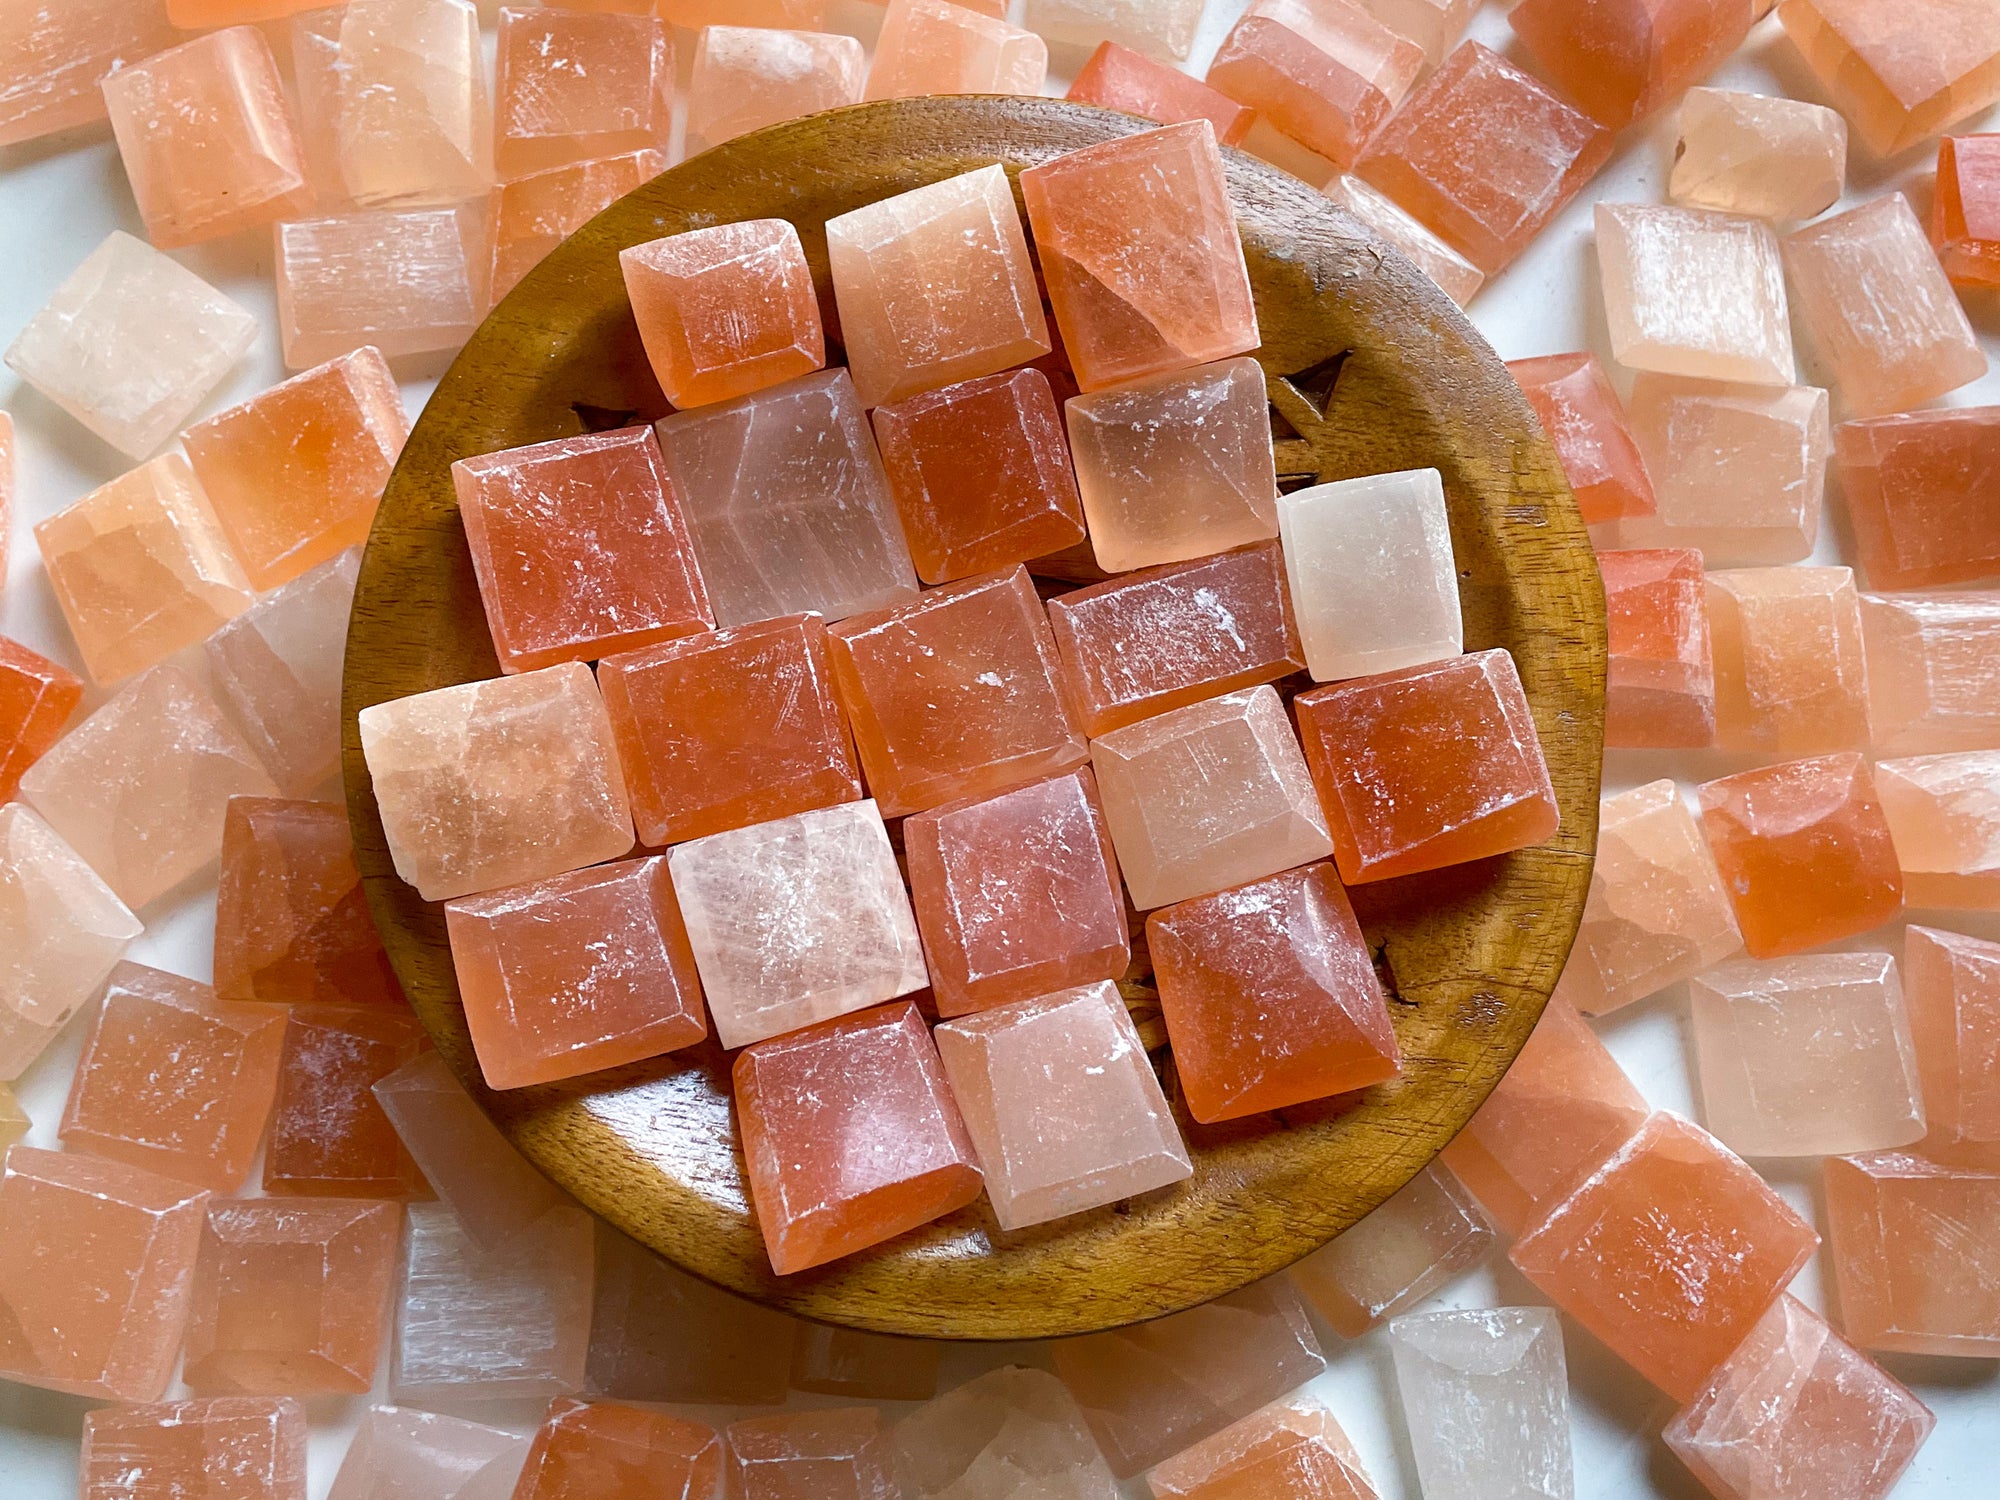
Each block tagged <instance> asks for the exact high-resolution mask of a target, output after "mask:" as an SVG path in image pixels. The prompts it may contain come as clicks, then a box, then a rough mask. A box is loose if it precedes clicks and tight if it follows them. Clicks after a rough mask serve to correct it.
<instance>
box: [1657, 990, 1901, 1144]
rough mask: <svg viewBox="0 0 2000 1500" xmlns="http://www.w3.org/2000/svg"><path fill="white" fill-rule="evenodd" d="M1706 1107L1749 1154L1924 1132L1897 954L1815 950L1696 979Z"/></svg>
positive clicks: (1711, 1120)
mask: <svg viewBox="0 0 2000 1500" xmlns="http://www.w3.org/2000/svg"><path fill="white" fill-rule="evenodd" d="M1688 995H1689V1000H1690V1004H1691V1006H1692V1011H1693V1017H1694V1044H1695V1056H1696V1059H1697V1061H1698V1063H1699V1065H1700V1073H1701V1099H1702V1118H1703V1119H1704V1120H1706V1121H1707V1122H1708V1126H1709V1128H1710V1129H1711V1130H1713V1131H1714V1132H1715V1134H1716V1135H1717V1136H1718V1137H1720V1138H1721V1139H1722V1140H1723V1141H1724V1142H1726V1143H1727V1144H1728V1145H1729V1147H1730V1148H1731V1149H1732V1150H1735V1151H1740V1152H1742V1153H1743V1154H1744V1155H1745V1156H1834V1155H1839V1154H1841V1153H1845V1152H1853V1151H1884V1150H1887V1149H1889V1148H1890V1147H1892V1146H1907V1145H1909V1144H1911V1143H1912V1142H1913V1141H1916V1140H1918V1139H1920V1138H1921V1137H1922V1136H1923V1134H1924V1129H1925V1122H1924V1105H1923V1100H1922V1098H1921V1096H1920V1094H1919V1084H1918V1080H1917V1059H1916V1049H1915V1046H1914V1044H1913V1043H1912V1042H1911V1040H1910V1020H1909V1013H1908V1012H1907V1011H1906V1010H1905V1009H1904V1007H1903V986H1902V983H1901V981H1900V979H1899V978H1898V976H1897V973H1896V960H1895V959H1893V958H1891V957H1890V956H1889V955H1888V954H1886V953H1815V954H1808V955H1806V956H1804V957H1800V958H1783V959H1777V960H1775V961H1769V962H1763V963H1758V962H1753V961H1749V960H1743V961H1739V962H1737V963H1729V964H1722V965H1720V966H1718V967H1716V968H1714V969H1710V970H1709V971H1708V972H1707V973H1706V974H1703V975H1701V976H1700V977H1699V978H1698V979H1696V980H1694V981H1693V982H1692V983H1691V984H1690V985H1689V986H1688Z"/></svg>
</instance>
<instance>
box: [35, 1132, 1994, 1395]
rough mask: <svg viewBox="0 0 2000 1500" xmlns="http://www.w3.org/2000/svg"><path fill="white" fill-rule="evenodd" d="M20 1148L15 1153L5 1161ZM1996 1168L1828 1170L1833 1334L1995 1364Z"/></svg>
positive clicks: (1843, 1162)
mask: <svg viewBox="0 0 2000 1500" xmlns="http://www.w3.org/2000/svg"><path fill="white" fill-rule="evenodd" d="M19 1154H20V1148H19V1147H16V1148H15V1155H17V1156H18V1155H19ZM1996 1215H2000V1167H1995V1166H1994V1165H1993V1163H1992V1160H1991V1158H1990V1157H1978V1156H1975V1157H1972V1158H1970V1159H1968V1160H1966V1161H1964V1162H1959V1163H1951V1162H1948V1161H1947V1160H1943V1159H1932V1158H1930V1157H1926V1156H1922V1155H1918V1154H1916V1153H1914V1152H1902V1151H1884V1152H1882V1153H1880V1154H1878V1155H1874V1156H1853V1157H1845V1158H1840V1157H1836V1158H1833V1159H1831V1160H1829V1161H1828V1162H1827V1164H1826V1218H1827V1232H1828V1235H1829V1237H1830V1239H1831V1240H1832V1260H1833V1271H1834V1279H1835V1280H1836V1282H1837V1283H1838V1285H1839V1288H1840V1316H1841V1324H1842V1326H1843V1328H1845V1330H1846V1332H1847V1336H1848V1337H1849V1338H1851V1339H1852V1340H1854V1342H1855V1343H1857V1344H1859V1345H1860V1346H1861V1347H1862V1348H1864V1349H1886V1350H1892V1351H1895V1352H1897V1353H1901V1354H1936V1355H1944V1356H1947V1357H1957V1358H1961V1359H1989V1360H1990V1359H1992V1358H1994V1357H1995V1356H1996V1355H2000V1239H1996V1238H1995V1236H1994V1235H1993V1234H1992V1232H1991V1225H1992V1224H1993V1223H1994V1220H1995V1216H1996Z"/></svg>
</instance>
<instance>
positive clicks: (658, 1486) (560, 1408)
mask: <svg viewBox="0 0 2000 1500" xmlns="http://www.w3.org/2000/svg"><path fill="white" fill-rule="evenodd" d="M721 1477H722V1444H721V1442H720V1441H719V1440H718V1439H717V1437H716V1434H715V1429H714V1428H713V1427H710V1426H707V1425H706V1424H705V1423H701V1422H690V1421H688V1420H686V1419H685V1418H683V1417H675V1416H669V1415H668V1414H667V1413H666V1412H660V1411H642V1410H640V1409H639V1408H638V1407H636V1406H620V1405H618V1404H617V1403H615V1402H609V1401H597V1402H590V1403H585V1402H582V1401H573V1400H571V1399H570V1398H569V1397H567V1396H558V1397H556V1398H555V1400H553V1401H551V1402H550V1403H549V1410H548V1415H547V1417H545V1418H544V1419H543V1421H542V1425H541V1427H540V1428H538V1429H537V1430H536V1432H535V1440H534V1444H533V1446H531V1447H530V1448H529V1449H528V1462H527V1464H526V1466H525V1467H524V1468H523V1469H522V1471H521V1479H520V1483H519V1485H518V1486H517V1487H516V1489H515V1490H514V1500H567V1497H569V1496H572V1495H576V1494H579V1493H581V1492H587V1493H589V1494H591V1495H594V1496H597V1497H598V1500H654V1497H667V1496H686V1497H689V1500H695V1497H706V1496H709V1495H712V1494H714V1493H715V1486H716V1481H717V1480H718V1479H720V1478H721Z"/></svg>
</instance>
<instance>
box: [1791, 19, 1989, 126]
mask: <svg viewBox="0 0 2000 1500" xmlns="http://www.w3.org/2000/svg"><path fill="white" fill-rule="evenodd" d="M1778 19H1779V20H1780V21H1781V22H1782V23H1783V24H1784V28H1785V31H1786V33H1787V34H1788V35H1789V36H1790V37H1791V39H1792V44H1793V45H1794V46H1795V47H1797V48H1798V49H1799V53H1800V55H1801V56H1802V57H1804V58H1805V60H1806V66H1808V67H1809V68H1811V69H1812V70H1813V72H1814V74H1815V75H1817V77H1818V78H1819V81H1820V83H1821V85H1822V86H1824V87H1825V88H1826V89H1827V91H1828V92H1829V93H1831V94H1832V95H1833V98H1834V102H1835V103H1837V104H1839V105H1840V107H1841V113H1842V114H1844V115H1846V116H1847V118H1848V120H1849V121H1850V122H1852V124H1853V126H1854V128H1855V131H1856V133H1857V134H1859V135H1860V137H1861V139H1862V141H1863V142H1864V143H1865V144H1866V145H1867V147H1868V149H1869V150H1870V151H1872V152H1874V153H1875V154H1876V155H1877V156H1890V155H1893V154H1894V153H1896V152H1898V151H1903V150H1905V149H1907V148H1909V147H1911V146H1914V145H1916V143H1917V142H1919V141H1921V140H1923V139H1924V138H1925V137H1927V136H1933V135H1936V134H1937V133H1938V132H1939V131H1941V130H1944V129H1946V128H1947V127H1949V126H1951V125H1954V124H1956V123H1957V122H1958V121H1960V120H1963V119H1965V118H1967V117H1968V116H1971V115H1974V114H1977V113H1978V112H1979V111H1980V110H1982V109H1984V108H1985V107H1986V106H1987V105H1989V104H1991V103H1992V102H1993V101H1994V100H1995V99H2000V0H1962V3H1960V4H1955V5H1951V6H1948V7H1936V8H1933V7H1925V8H1923V9H1921V10H1910V9H1904V8H1902V7H1899V6H1894V5H1883V4H1881V3H1879V0H1787V3H1786V4H1785V5H1784V7H1783V8H1782V9H1781V10H1780V11H1779V13H1778Z"/></svg>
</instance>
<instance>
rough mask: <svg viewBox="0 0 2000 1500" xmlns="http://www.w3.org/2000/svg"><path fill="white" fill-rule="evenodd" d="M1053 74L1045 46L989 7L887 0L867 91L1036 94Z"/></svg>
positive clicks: (880, 95)
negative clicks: (973, 7) (991, 10)
mask: <svg viewBox="0 0 2000 1500" xmlns="http://www.w3.org/2000/svg"><path fill="white" fill-rule="evenodd" d="M730 19H732V20H734V19H736V18H735V17H733V16H732V17H731V18H730ZM1048 72H1049V49H1048V44H1047V43H1046V42H1044V41H1043V40H1042V39H1041V38H1040V37H1038V36H1036V35H1035V34H1034V33H1033V32H1031V31H1022V30H1021V29H1020V28H1019V27H1015V26H1009V25H1008V24H1007V23H1006V22H1005V21H1002V20H998V19H996V18H994V17H993V16H992V15H991V14H990V12H988V13H982V12H981V11H980V10H973V9H968V8H966V7H965V6H962V5H948V4H946V3H945V0H889V6H888V10H887V12H886V13H885V14H884V15H883V17H882V30H881V32H880V34H879V35H878V36H877V38H876V42H875V62H874V66H872V67H871V68H870V69H869V70H868V93H867V96H868V97H869V98H870V99H908V98H913V97H915V96H917V95H921V94H1039V93H1040V92H1041V91H1042V84H1043V83H1044V81H1046V79H1047V78H1048Z"/></svg>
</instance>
